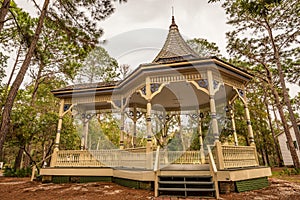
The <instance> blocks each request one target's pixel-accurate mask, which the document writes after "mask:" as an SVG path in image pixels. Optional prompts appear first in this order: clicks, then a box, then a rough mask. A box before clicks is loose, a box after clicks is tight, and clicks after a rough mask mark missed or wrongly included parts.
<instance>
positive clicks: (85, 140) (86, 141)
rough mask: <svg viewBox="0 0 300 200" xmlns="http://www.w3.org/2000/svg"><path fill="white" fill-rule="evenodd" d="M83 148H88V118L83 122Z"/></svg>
mask: <svg viewBox="0 0 300 200" xmlns="http://www.w3.org/2000/svg"><path fill="white" fill-rule="evenodd" d="M84 124H85V126H84V150H87V149H88V137H89V119H86V121H85V122H84Z"/></svg>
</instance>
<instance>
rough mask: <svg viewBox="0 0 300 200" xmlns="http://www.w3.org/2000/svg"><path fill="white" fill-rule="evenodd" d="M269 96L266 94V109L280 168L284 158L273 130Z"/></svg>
mask: <svg viewBox="0 0 300 200" xmlns="http://www.w3.org/2000/svg"><path fill="white" fill-rule="evenodd" d="M263 87H264V88H263V89H264V91H267V90H266V87H265V86H263ZM267 96H268V94H267V93H266V92H265V99H264V103H265V106H266V109H267V114H268V116H267V117H268V121H269V127H270V129H271V133H272V136H273V141H274V146H275V152H276V157H277V159H276V163H277V164H278V166H282V157H281V153H280V149H279V144H278V140H277V138H276V136H275V135H276V134H275V131H274V128H273V124H272V119H271V114H270V109H269V103H268V99H267Z"/></svg>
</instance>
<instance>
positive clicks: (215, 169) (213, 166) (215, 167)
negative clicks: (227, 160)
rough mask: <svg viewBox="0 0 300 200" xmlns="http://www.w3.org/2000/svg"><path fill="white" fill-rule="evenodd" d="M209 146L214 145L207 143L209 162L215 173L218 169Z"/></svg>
mask: <svg viewBox="0 0 300 200" xmlns="http://www.w3.org/2000/svg"><path fill="white" fill-rule="evenodd" d="M211 147H214V145H207V150H208V158H209V163H210V165H211V167H212V170H213V172H214V173H217V172H218V169H217V165H216V163H215V159H214V157H213V154H212V151H211Z"/></svg>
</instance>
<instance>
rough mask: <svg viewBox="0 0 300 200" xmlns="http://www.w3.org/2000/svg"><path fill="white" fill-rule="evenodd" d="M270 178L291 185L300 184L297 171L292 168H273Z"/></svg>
mask: <svg viewBox="0 0 300 200" xmlns="http://www.w3.org/2000/svg"><path fill="white" fill-rule="evenodd" d="M271 178H278V179H282V180H286V181H289V182H293V183H300V173H299V169H298V170H296V169H294V168H287V167H283V168H273V169H272V176H271Z"/></svg>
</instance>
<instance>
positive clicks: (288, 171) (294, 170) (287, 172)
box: [280, 168, 300, 176]
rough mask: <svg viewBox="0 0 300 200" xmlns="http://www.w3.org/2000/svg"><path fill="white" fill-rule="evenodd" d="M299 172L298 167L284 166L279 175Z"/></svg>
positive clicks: (297, 173)
mask: <svg viewBox="0 0 300 200" xmlns="http://www.w3.org/2000/svg"><path fill="white" fill-rule="evenodd" d="M299 174H300V169H299V168H284V169H283V170H282V171H281V172H280V175H288V176H291V175H299Z"/></svg>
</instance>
